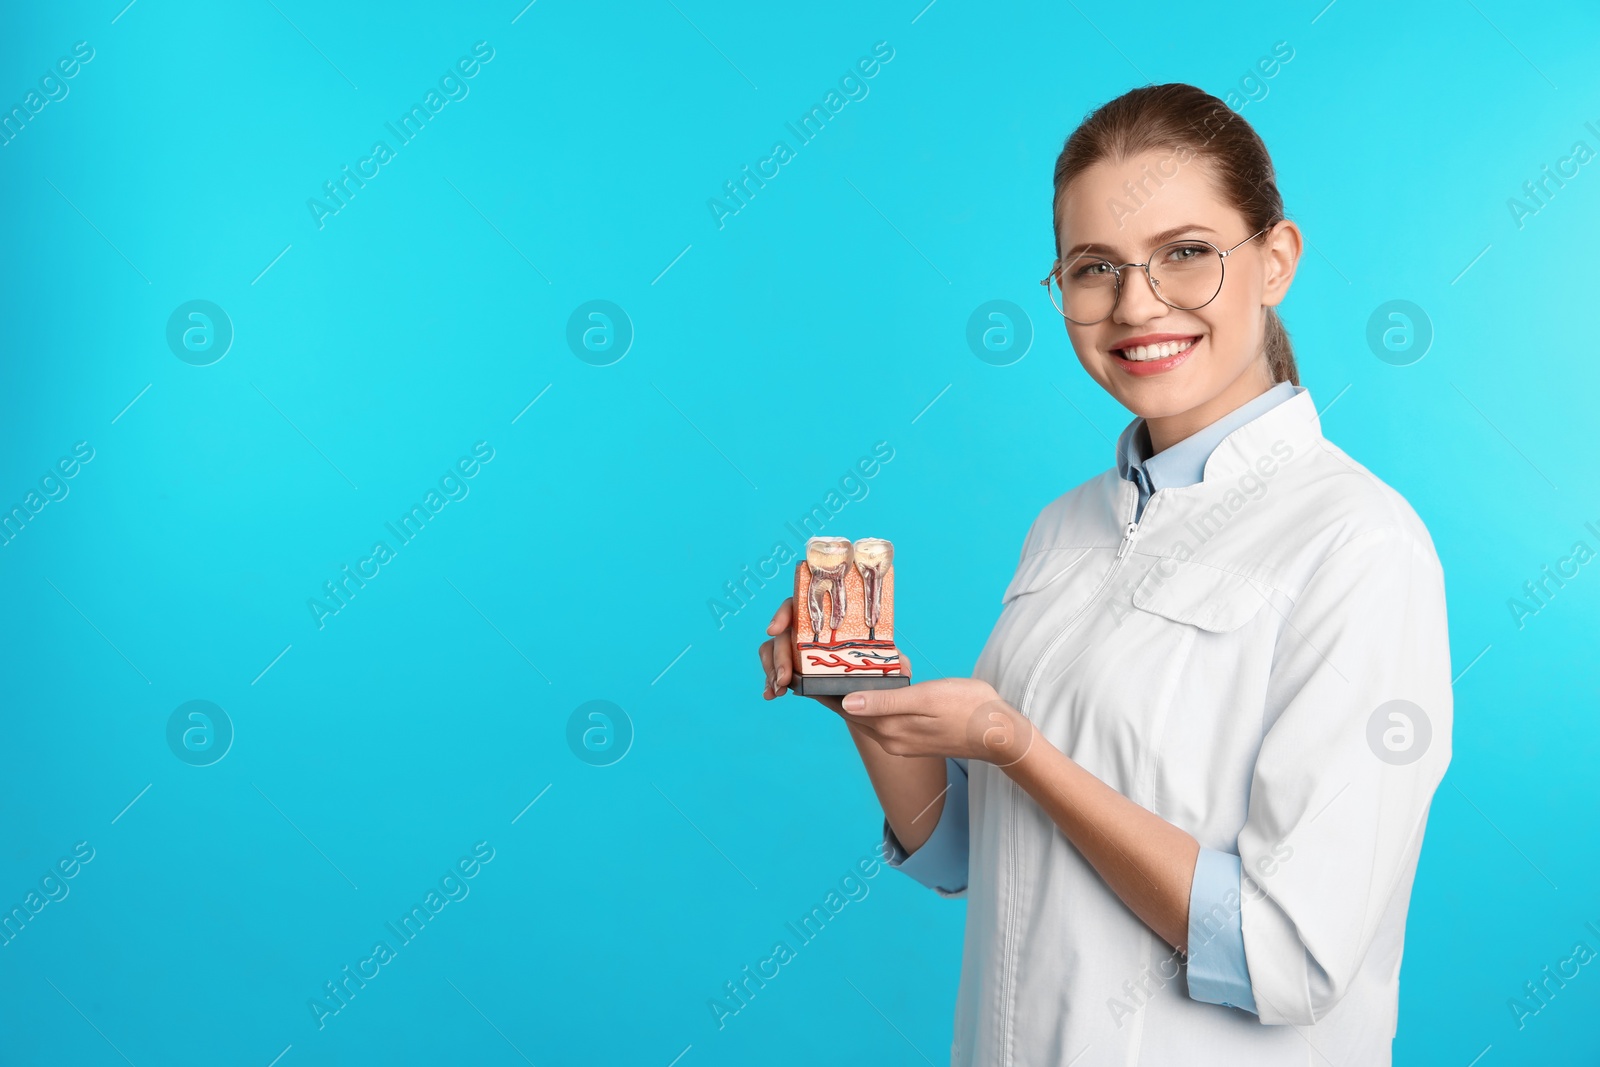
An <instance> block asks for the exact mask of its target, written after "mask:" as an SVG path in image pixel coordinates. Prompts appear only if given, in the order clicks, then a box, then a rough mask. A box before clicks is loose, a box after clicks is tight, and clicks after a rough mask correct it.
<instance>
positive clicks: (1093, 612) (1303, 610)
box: [951, 391, 1452, 1067]
mask: <svg viewBox="0 0 1600 1067" xmlns="http://www.w3.org/2000/svg"><path fill="white" fill-rule="evenodd" d="M1136 500H1137V489H1136V487H1135V486H1134V485H1133V484H1132V483H1131V482H1129V481H1126V480H1124V479H1122V478H1120V477H1118V475H1117V472H1116V470H1115V469H1113V470H1109V471H1107V472H1106V473H1104V474H1102V475H1100V476H1098V477H1096V478H1093V479H1090V480H1089V481H1087V482H1085V483H1084V484H1083V485H1080V486H1079V487H1077V488H1076V489H1074V490H1072V491H1071V492H1068V493H1066V494H1065V495H1063V496H1061V497H1059V498H1058V499H1056V500H1055V501H1053V502H1052V503H1051V504H1049V505H1048V506H1047V507H1045V509H1044V510H1043V511H1042V512H1041V513H1040V515H1039V517H1038V518H1037V519H1036V520H1035V521H1034V523H1033V525H1032V527H1031V528H1030V529H1029V531H1028V535H1027V539H1026V541H1025V543H1024V545H1023V549H1022V557H1021V562H1020V563H1019V565H1018V567H1017V570H1016V575H1015V577H1014V578H1013V579H1012V581H1011V583H1010V585H1009V586H1008V587H1007V589H1006V590H1005V594H1004V598H1003V604H1004V607H1003V610H1002V612H1001V615H1000V618H999V620H998V621H997V623H996V624H995V627H994V630H993V633H992V634H991V635H990V638H989V640H988V642H987V644H986V645H985V647H984V649H983V652H982V654H981V656H980V657H979V659H978V661H977V664H976V668H975V670H974V672H973V673H974V675H975V676H976V677H979V678H982V679H984V680H986V681H988V682H989V683H990V684H992V685H993V686H994V687H995V689H996V690H997V691H998V692H999V694H1000V696H1001V697H1003V698H1004V699H1005V700H1007V701H1008V702H1010V703H1011V704H1012V705H1014V706H1015V707H1017V708H1018V709H1020V710H1021V711H1022V712H1023V713H1024V714H1025V715H1027V717H1028V718H1029V719H1030V720H1031V721H1032V722H1033V723H1034V724H1035V725H1036V726H1037V727H1038V728H1039V730H1041V731H1042V732H1043V734H1044V735H1045V736H1047V737H1048V738H1049V739H1050V741H1051V742H1053V743H1054V744H1055V745H1056V746H1057V747H1058V748H1060V749H1061V750H1062V751H1063V752H1065V753H1067V754H1068V755H1069V756H1071V757H1072V759H1074V760H1075V761H1076V762H1077V763H1079V764H1080V765H1081V766H1083V767H1084V768H1086V769H1087V770H1089V771H1090V772H1091V773H1093V774H1094V775H1095V776H1097V777H1098V778H1100V779H1101V780H1102V781H1104V782H1106V783H1107V784H1109V785H1110V786H1111V787H1112V788H1114V789H1116V790H1117V791H1118V792H1120V793H1122V794H1123V795H1124V796H1126V797H1128V798H1129V799H1131V800H1133V801H1134V802H1136V803H1138V804H1140V805H1141V806H1143V807H1145V808H1147V809H1149V810H1150V811H1153V812H1155V813H1156V814H1157V815H1160V816H1161V817H1162V818H1164V819H1166V820H1168V821H1169V822H1172V823H1174V824H1175V825H1177V826H1179V827H1182V828H1183V829H1184V830H1186V831H1188V832H1189V833H1190V834H1193V835H1194V836H1195V838H1196V839H1198V840H1199V842H1200V843H1201V845H1203V846H1206V847H1209V848H1213V849H1217V850H1220V851H1224V852H1229V853H1233V854H1235V855H1238V856H1240V857H1241V859H1242V863H1243V870H1244V872H1245V873H1246V874H1247V875H1250V876H1251V877H1252V878H1253V885H1252V887H1251V889H1250V891H1249V892H1247V893H1246V894H1245V895H1244V897H1243V899H1242V900H1240V901H1239V902H1238V903H1237V907H1239V908H1240V909H1242V926H1243V934H1244V946H1245V954H1246V963H1247V965H1248V969H1249V973H1250V983H1251V988H1252V992H1253V994H1254V997H1255V1001H1256V1006H1257V1008H1258V1009H1259V1017H1258V1016H1257V1015H1252V1014H1250V1013H1249V1012H1246V1011H1243V1010H1240V1009H1237V1008H1228V1007H1223V1006H1220V1005H1216V1004H1208V1003H1202V1002H1199V1001H1196V1000H1193V999H1191V998H1190V997H1189V996H1188V992H1187V985H1186V975H1185V972H1184V966H1183V965H1184V960H1183V958H1182V957H1181V956H1179V955H1177V954H1175V953H1174V951H1173V950H1172V948H1171V947H1170V946H1169V945H1167V944H1166V943H1165V942H1164V941H1162V940H1161V939H1160V938H1159V937H1158V936H1157V935H1156V934H1155V933H1154V932H1153V931H1151V930H1150V929H1149V928H1148V927H1147V926H1146V925H1145V924H1144V923H1143V922H1142V921H1140V919H1139V918H1138V917H1137V916H1135V915H1134V913H1133V912H1132V911H1130V910H1129V909H1128V908H1127V906H1126V905H1124V904H1123V902H1122V901H1121V899H1120V898H1118V897H1117V895H1116V894H1115V893H1113V892H1112V890H1111V889H1110V888H1109V887H1108V886H1107V885H1106V883H1105V882H1104V881H1103V880H1102V879H1101V877H1100V876H1099V874H1098V873H1096V872H1095V870H1094V869H1093V867H1091V866H1090V865H1089V863H1088V862H1087V861H1086V860H1085V859H1084V858H1083V856H1082V855H1081V854H1080V853H1079V852H1078V851H1077V850H1076V849H1075V848H1074V847H1073V846H1072V845H1071V843H1069V842H1068V840H1067V839H1066V837H1065V835H1063V834H1062V832H1061V831H1060V829H1059V828H1058V827H1057V826H1056V825H1055V824H1054V823H1053V822H1052V821H1051V820H1050V818H1049V817H1048V816H1047V815H1046V814H1045V813H1044V811H1043V810H1042V809H1041V808H1040V807H1039V806H1038V805H1037V804H1036V803H1035V802H1034V801H1033V799H1032V798H1031V797H1029V796H1028V795H1027V794H1026V793H1024V792H1023V791H1022V790H1021V789H1020V788H1019V787H1018V786H1017V785H1016V784H1015V783H1014V782H1012V781H1011V779H1010V778H1008V777H1007V776H1006V774H1005V773H1004V771H1002V770H999V769H998V768H996V767H994V766H993V765H991V764H989V763H980V762H978V761H976V760H974V761H971V762H970V764H969V765H968V772H969V774H970V783H969V791H970V793H969V811H968V815H969V820H970V823H969V826H970V841H971V846H970V847H971V851H970V859H969V865H968V866H969V882H968V887H967V890H966V891H965V892H964V893H961V894H954V895H964V896H966V898H967V901H968V910H967V925H966V936H965V941H964V952H963V959H962V966H961V982H960V989H959V992H958V994H957V1004H956V1015H955V1038H954V1043H953V1046H952V1050H951V1063H952V1064H953V1065H958V1067H965V1065H977V1064H982V1065H985V1067H990V1065H1001V1067H1066V1065H1069V1064H1070V1065H1072V1067H1093V1065H1098V1064H1115V1065H1119V1067H1122V1065H1133V1064H1145V1065H1160V1067H1166V1065H1172V1064H1200V1065H1209V1064H1216V1065H1226V1067H1250V1065H1256V1064H1260V1065H1268V1064H1270V1065H1272V1067H1283V1065H1285V1064H1305V1065H1308V1067H1324V1065H1326V1064H1330V1063H1331V1064H1335V1065H1338V1067H1344V1065H1352V1067H1379V1065H1384V1064H1388V1063H1389V1062H1390V1041H1391V1039H1392V1037H1393V1035H1394V1030H1395V1022H1396V1008H1397V999H1398V992H1399V976H1400V958H1401V948H1402V941H1403V938H1404V933H1405V920H1406V911H1407V907H1408V904H1409V902H1410V894H1411V884H1412V878H1413V875H1414V873H1415V871H1416V865H1417V858H1418V854H1419V851H1420V849H1421V845H1422V837H1423V829H1424V827H1425V825H1426V822H1427V816H1428V809H1429V806H1430V804H1431V802H1432V798H1433V794H1434V790H1435V788H1436V787H1437V786H1438V784H1439V781H1440V778H1441V777H1442V776H1443V774H1444V771H1445V767H1446V766H1447V764H1448V763H1449V761H1450V727H1451V710H1452V709H1451V688H1450V686H1451V678H1450V656H1449V647H1448V640H1447V634H1446V622H1445V597H1444V582H1443V575H1442V573H1441V571H1440V567H1439V562H1438V558H1437V556H1436V554H1435V552H1434V548H1433V543H1432V540H1431V539H1430V537H1429V535H1428V531H1427V529H1426V528H1425V527H1424V526H1423V524H1422V522H1421V520H1420V519H1419V518H1418V517H1417V515H1416V513H1415V512H1414V511H1413V510H1412V509H1411V507H1410V506H1409V505H1408V504H1407V503H1406V501H1405V500H1404V499H1403V498H1402V497H1401V496H1400V495H1399V494H1398V493H1396V492H1395V491H1394V490H1392V489H1390V488H1389V487H1388V486H1387V485H1385V484H1384V483H1382V482H1381V481H1379V480H1378V478H1377V477H1376V476H1374V475H1373V474H1372V473H1370V472H1369V471H1367V470H1366V469H1365V468H1364V467H1362V466H1360V465H1359V464H1357V463H1356V462H1355V461H1354V460H1352V459H1350V458H1349V457H1348V456H1347V455H1345V453H1344V452H1342V451H1341V450H1340V449H1339V448H1337V447H1335V446H1334V445H1333V444H1332V443H1330V442H1329V441H1327V440H1326V439H1325V438H1324V437H1323V436H1322V433H1321V426H1320V423H1319V421H1318V418H1317V413H1316V408H1315V407H1314V405H1313V403H1312V398H1311V394H1310V393H1309V392H1307V391H1302V392H1300V393H1299V394H1298V395H1296V396H1294V397H1293V398H1291V399H1289V400H1286V401H1284V402H1283V403H1281V404H1278V405H1277V406H1276V407H1274V408H1272V409H1270V410H1269V411H1267V412H1266V413H1265V414H1263V415H1261V416H1259V417H1257V418H1256V419H1255V420H1253V421H1251V422H1249V423H1246V424H1245V425H1244V426H1242V427H1240V428H1238V429H1237V430H1235V431H1234V432H1233V433H1232V434H1230V435H1229V436H1228V437H1226V438H1225V439H1224V440H1223V441H1222V443H1221V444H1220V445H1219V446H1218V447H1217V448H1216V450H1215V451H1214V452H1213V453H1212V455H1211V456H1210V458H1209V460H1208V461H1207V463H1206V467H1205V475H1204V478H1203V480H1202V481H1201V482H1199V483H1197V484H1195V485H1192V486H1185V487H1182V488H1177V489H1172V488H1168V489H1161V490H1158V491H1157V492H1156V493H1155V494H1154V495H1153V496H1152V497H1151V498H1150V500H1149V502H1148V503H1147V505H1146V508H1145V511H1144V513H1143V515H1142V516H1141V518H1140V521H1139V522H1138V523H1137V524H1136V525H1135V524H1133V523H1132V521H1131V520H1132V518H1133V514H1134V507H1135V502H1136ZM1396 700H1401V701H1409V702H1410V705H1394V706H1391V707H1389V708H1387V709H1385V710H1384V711H1383V712H1381V713H1380V712H1379V709H1380V707H1381V706H1384V705H1386V704H1387V703H1388V702H1390V701H1396ZM1412 706H1414V708H1413V707H1412ZM1397 709H1398V710H1399V711H1401V712H1404V713H1405V715H1404V717H1403V718H1401V719H1395V718H1392V717H1391V716H1390V715H1389V712H1390V711H1394V710H1397ZM1415 709H1421V711H1420V714H1418V713H1417V712H1416V710H1415ZM1375 716H1376V725H1374V720H1375ZM1421 720H1426V722H1425V723H1424V722H1423V721H1421ZM1408 723H1409V728H1410V733H1409V734H1408V733H1407V724H1408ZM1429 734H1431V736H1424V735H1429ZM1408 741H1409V745H1410V747H1409V748H1407V744H1408ZM1419 754H1420V755H1419ZM1408 756H1409V757H1414V758H1412V759H1411V760H1410V761H1409V762H1405V759H1406V758H1407V757H1408ZM1385 757H1386V758H1385Z"/></svg>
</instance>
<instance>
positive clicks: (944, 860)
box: [883, 756, 969, 897]
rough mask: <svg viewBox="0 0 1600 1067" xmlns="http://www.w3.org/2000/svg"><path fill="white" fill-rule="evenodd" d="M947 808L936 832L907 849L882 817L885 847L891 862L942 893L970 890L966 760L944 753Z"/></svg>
mask: <svg viewBox="0 0 1600 1067" xmlns="http://www.w3.org/2000/svg"><path fill="white" fill-rule="evenodd" d="M945 783H946V788H945V794H944V808H943V809H942V810H941V811H940V812H939V822H938V823H937V825H935V826H934V828H933V833H932V834H931V835H930V836H929V837H928V840H926V841H924V842H923V843H922V845H921V847H919V848H918V849H917V850H916V851H915V852H911V853H907V852H906V850H905V848H904V847H903V846H901V844H900V840H899V838H897V837H895V836H894V830H893V829H892V828H891V827H890V826H889V820H888V819H884V820H883V850H884V855H885V856H886V858H887V861H888V864H889V866H891V867H893V868H894V869H895V870H897V871H902V872H904V873H905V874H908V875H910V876H911V877H912V878H915V879H916V880H917V881H918V882H921V883H922V884H923V885H925V886H927V887H928V888H929V889H932V890H933V891H934V892H936V893H938V894H939V895H940V896H942V897H960V896H965V895H966V892H967V844H968V839H967V834H968V832H969V831H968V826H967V761H966V760H961V759H954V758H952V757H949V756H947V757H945Z"/></svg>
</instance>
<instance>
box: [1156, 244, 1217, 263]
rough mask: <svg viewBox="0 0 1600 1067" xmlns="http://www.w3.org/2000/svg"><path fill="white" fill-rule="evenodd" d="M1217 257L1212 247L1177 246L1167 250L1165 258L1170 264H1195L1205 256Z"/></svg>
mask: <svg viewBox="0 0 1600 1067" xmlns="http://www.w3.org/2000/svg"><path fill="white" fill-rule="evenodd" d="M1213 255H1216V252H1214V251H1213V250H1212V248H1211V246H1210V245H1205V244H1197V243H1196V244H1176V245H1172V246H1170V247H1169V248H1168V249H1167V253H1166V256H1165V257H1164V258H1165V259H1166V261H1167V262H1168V263H1179V264H1182V263H1193V262H1194V261H1195V260H1197V259H1200V258H1201V257H1204V256H1213Z"/></svg>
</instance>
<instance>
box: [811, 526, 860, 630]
mask: <svg viewBox="0 0 1600 1067" xmlns="http://www.w3.org/2000/svg"><path fill="white" fill-rule="evenodd" d="M806 565H807V566H808V567H810V568H811V588H810V589H809V590H807V592H806V607H807V608H808V609H810V612H811V632H812V633H816V634H820V633H821V632H822V631H823V630H824V629H826V630H828V631H829V636H828V640H829V641H830V642H831V641H832V640H833V639H834V635H835V634H836V633H837V632H838V630H839V624H840V623H841V622H843V621H844V612H845V605H846V604H847V603H848V602H849V596H848V594H847V593H845V591H844V576H845V573H846V571H848V570H849V569H850V541H849V539H848V538H844V537H813V538H812V539H811V540H809V541H807V542H806ZM824 598H826V599H827V603H828V610H827V612H826V613H824V612H823V610H822V608H823V600H824ZM824 624H826V625H824Z"/></svg>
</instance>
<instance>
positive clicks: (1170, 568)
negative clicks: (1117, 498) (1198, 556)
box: [1133, 558, 1267, 633]
mask: <svg viewBox="0 0 1600 1067" xmlns="http://www.w3.org/2000/svg"><path fill="white" fill-rule="evenodd" d="M1266 598H1267V590H1266V588H1265V586H1264V585H1263V584H1262V583H1260V582H1257V581H1254V580H1252V579H1250V578H1247V577H1245V576H1244V575H1242V574H1236V573H1235V572H1233V571H1225V570H1222V569H1220V568H1218V567H1212V566H1210V565H1208V564H1205V563H1197V562H1195V561H1194V560H1178V559H1172V558H1168V559H1162V560H1159V561H1157V563H1156V564H1155V565H1154V566H1153V567H1151V568H1150V572H1149V573H1148V574H1146V575H1145V576H1144V578H1143V580H1141V581H1140V582H1139V585H1138V587H1137V588H1136V589H1134V591H1133V606H1134V607H1136V608H1138V609H1140V610H1141V611H1148V612H1150V613H1151V614H1154V615H1160V616H1161V617H1162V618H1165V619H1171V620H1172V621H1173V622H1181V623H1185V624H1187V625H1189V626H1198V627H1199V628H1200V629H1202V630H1206V631H1209V632H1211V633H1228V632H1229V631H1232V630H1237V629H1238V628H1239V627H1241V626H1243V625H1244V624H1245V623H1247V622H1249V621H1250V619H1251V618H1253V617H1254V616H1255V614H1256V612H1258V611H1260V610H1261V607H1262V605H1263V604H1265V603H1266Z"/></svg>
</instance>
